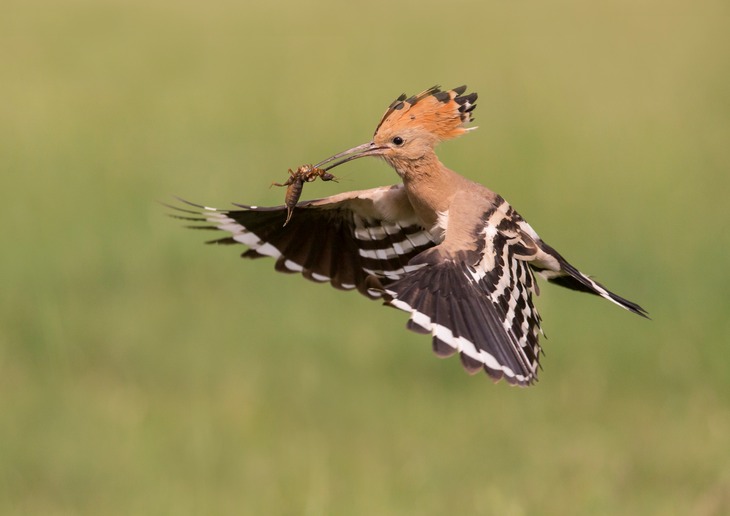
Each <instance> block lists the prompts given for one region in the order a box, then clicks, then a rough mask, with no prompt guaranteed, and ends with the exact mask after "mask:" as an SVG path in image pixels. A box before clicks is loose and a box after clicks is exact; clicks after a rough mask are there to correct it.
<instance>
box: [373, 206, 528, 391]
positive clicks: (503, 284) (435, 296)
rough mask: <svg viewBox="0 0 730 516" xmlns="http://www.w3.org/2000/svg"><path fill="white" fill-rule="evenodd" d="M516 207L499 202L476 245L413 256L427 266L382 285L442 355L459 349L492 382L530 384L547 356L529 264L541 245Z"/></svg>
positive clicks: (487, 216)
mask: <svg viewBox="0 0 730 516" xmlns="http://www.w3.org/2000/svg"><path fill="white" fill-rule="evenodd" d="M500 201H501V200H500ZM505 204H506V203H505ZM512 213H513V210H512V209H511V208H509V205H506V206H505V205H499V204H498V205H497V206H496V207H495V208H494V209H492V210H490V211H488V212H487V213H485V214H484V216H483V218H482V222H483V226H481V228H482V229H481V231H480V232H479V234H478V235H477V237H476V238H477V240H478V241H479V242H480V244H481V245H480V246H479V248H478V249H477V250H476V251H468V252H463V253H460V254H458V255H456V256H450V255H448V254H443V255H442V254H440V253H439V252H438V251H439V249H438V248H435V249H433V250H431V251H426V252H425V253H423V255H422V256H419V257H418V258H416V259H415V260H414V262H417V263H420V262H425V263H426V264H427V265H426V266H425V267H423V268H422V269H419V270H417V271H415V272H413V273H412V274H409V275H408V276H406V277H404V278H402V279H400V280H398V281H396V282H394V283H392V284H390V285H388V286H386V287H385V288H384V290H385V299H386V303H388V304H390V305H392V306H394V307H396V308H399V309H401V310H404V311H406V312H410V314H411V315H410V319H409V322H408V328H409V329H411V330H414V331H417V332H421V333H428V334H431V335H432V342H433V349H434V351H435V352H436V354H437V355H439V356H450V355H452V354H454V353H457V352H458V353H459V355H460V357H461V361H462V364H463V365H464V367H465V369H466V370H467V371H469V372H470V373H475V372H477V371H479V370H482V369H483V370H484V371H485V372H486V373H487V374H488V375H489V376H490V377H492V378H493V379H494V380H499V379H501V378H504V379H505V380H507V381H508V382H509V383H511V384H516V385H530V384H531V383H533V382H534V381H535V380H536V378H537V370H538V368H539V359H540V354H541V348H540V344H539V335H540V333H541V332H542V331H541V328H540V315H539V314H538V312H537V310H536V308H535V306H534V304H533V300H532V298H533V294H537V285H536V283H535V278H534V275H533V272H532V269H531V268H530V266H529V263H528V262H529V261H530V260H532V258H533V256H534V255H535V253H536V252H537V251H536V246H535V245H534V242H533V241H532V240H531V239H530V238H529V237H528V238H527V240H525V239H524V238H523V236H524V235H523V232H522V231H521V230H520V228H519V227H518V226H516V220H515V219H512V218H510V216H511V214H512ZM515 215H516V214H515Z"/></svg>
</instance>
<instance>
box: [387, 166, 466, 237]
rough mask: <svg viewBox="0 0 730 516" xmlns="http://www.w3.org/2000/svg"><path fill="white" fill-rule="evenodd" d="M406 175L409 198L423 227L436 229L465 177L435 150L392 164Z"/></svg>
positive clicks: (401, 174)
mask: <svg viewBox="0 0 730 516" xmlns="http://www.w3.org/2000/svg"><path fill="white" fill-rule="evenodd" d="M391 164H392V165H393V167H394V168H395V169H396V171H397V172H398V175H400V176H401V177H402V178H403V184H404V185H405V187H406V192H407V194H408V198H409V200H410V201H411V204H412V205H413V208H414V210H415V211H416V215H417V216H418V218H419V219H421V222H422V223H423V225H424V227H426V228H428V229H432V228H434V226H436V225H437V224H438V223H439V214H444V213H447V212H448V210H449V206H450V205H451V200H452V199H453V197H454V194H455V193H456V191H457V189H458V187H459V185H460V184H461V181H463V178H462V177H461V176H459V175H458V174H457V173H456V172H454V171H452V170H449V169H448V168H446V167H445V166H444V164H443V163H441V161H439V159H438V157H437V156H436V154H435V153H434V152H430V153H429V154H427V155H425V156H423V157H422V158H419V159H417V160H398V161H395V162H393V163H391Z"/></svg>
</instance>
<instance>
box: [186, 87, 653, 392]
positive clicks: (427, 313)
mask: <svg viewBox="0 0 730 516" xmlns="http://www.w3.org/2000/svg"><path fill="white" fill-rule="evenodd" d="M476 99H477V94H476V93H466V86H461V87H458V88H454V89H452V90H447V91H442V90H441V89H440V88H439V87H438V86H434V87H432V88H429V89H427V90H425V91H423V92H422V93H419V94H418V95H414V96H411V97H407V96H406V95H405V94H404V95H401V96H400V97H398V98H397V99H396V100H395V101H393V102H392V103H391V104H390V106H389V107H388V109H387V111H386V112H385V114H384V115H383V117H382V119H381V120H380V123H379V124H378V125H377V127H376V128H375V133H374V135H373V138H372V140H371V141H369V142H367V143H364V144H362V145H358V146H357V147H353V148H352V149H349V150H346V151H344V152H341V153H339V154H335V155H334V156H332V157H330V158H327V159H326V160H324V161H322V162H320V163H318V164H317V165H314V167H315V168H317V169H320V170H330V169H332V168H334V167H337V166H339V165H342V164H343V163H347V162H349V161H352V160H354V159H358V158H363V157H366V156H375V157H379V158H382V159H383V160H385V161H386V162H387V163H388V164H389V165H390V166H391V167H393V169H395V171H396V173H397V174H398V175H399V176H400V178H401V180H402V182H400V183H398V184H395V185H392V186H385V187H380V188H373V189H369V190H359V191H353V192H345V193H340V194H337V195H333V196H331V197H326V198H323V199H317V200H310V201H303V202H299V203H298V204H296V205H295V206H294V207H293V208H292V209H291V212H289V211H290V210H288V208H287V206H277V207H258V206H247V205H241V204H236V205H235V206H236V209H230V210H219V209H215V208H209V207H207V206H202V205H197V204H193V203H189V202H187V201H184V202H186V204H187V207H186V208H178V209H180V210H182V211H185V212H186V213H185V214H184V215H182V216H180V218H184V219H186V220H191V221H193V222H196V223H204V224H205V225H203V226H201V225H199V224H196V225H194V226H191V227H196V228H203V229H215V230H220V231H222V232H224V233H227V236H223V237H222V238H218V239H215V240H213V241H212V242H211V243H218V244H242V245H244V246H246V247H247V248H248V249H247V250H245V251H244V252H243V254H242V257H243V258H260V257H271V258H274V260H276V264H275V268H276V270H277V271H280V272H287V273H299V274H302V275H303V276H304V277H305V278H307V279H309V280H313V281H316V282H322V283H325V282H328V283H330V284H331V285H332V286H333V287H335V288H338V289H344V290H357V291H359V292H360V293H362V294H364V295H365V296H367V297H369V298H371V299H381V300H382V301H384V303H385V304H386V305H389V306H392V307H395V308H397V309H400V310H403V311H404V312H407V313H408V314H409V320H408V323H407V328H408V329H410V330H413V331H415V332H418V333H424V334H428V335H430V336H431V341H432V346H433V350H434V352H435V353H436V354H437V355H438V356H440V357H448V356H451V355H453V354H455V353H458V354H459V357H460V359H461V363H462V365H463V366H464V368H465V369H466V370H467V371H468V372H469V373H476V372H478V371H481V370H483V371H485V372H486V373H487V375H489V376H490V377H491V378H492V379H493V380H494V381H498V380H500V379H502V378H504V379H505V380H506V381H507V382H508V383H510V384H512V385H520V386H527V385H530V384H532V383H534V381H535V380H536V379H537V373H538V368H539V360H540V355H541V347H540V343H539V337H540V334H541V333H542V330H541V319H540V315H539V314H538V312H537V310H536V309H535V306H534V304H533V294H534V295H537V294H538V293H539V291H538V286H537V283H536V280H535V276H539V277H541V278H543V279H545V280H547V281H549V282H551V283H555V284H558V285H560V286H563V287H567V288H570V289H573V290H578V291H581V292H588V293H591V294H596V295H598V296H601V297H603V298H605V299H607V300H608V301H611V302H612V303H615V304H617V305H619V306H620V307H622V308H625V309H626V310H629V311H630V312H633V313H635V314H638V315H641V316H643V317H646V316H647V312H646V311H645V310H644V309H643V308H641V307H640V306H639V305H637V304H635V303H632V302H631V301H628V300H627V299H624V298H622V297H620V296H618V295H616V294H614V293H613V292H611V291H609V290H608V289H607V288H606V287H604V286H603V285H601V284H600V283H597V282H596V281H594V280H593V279H591V278H590V277H588V276H587V275H585V274H583V273H582V272H580V271H579V270H578V269H576V268H575V267H573V266H572V265H571V264H570V263H568V262H567V261H566V260H565V258H563V257H562V256H561V255H560V254H559V253H558V252H557V251H556V250H555V249H553V248H552V247H550V246H549V245H548V244H546V243H545V242H543V241H542V239H541V238H540V237H539V236H538V235H537V233H536V232H535V231H534V230H533V229H532V227H531V226H530V225H529V224H528V223H527V222H526V221H525V220H524V219H523V218H522V217H521V216H520V215H519V214H518V213H517V212H516V211H515V210H514V208H512V206H510V204H509V203H508V202H507V201H505V200H504V199H503V198H502V197H501V196H499V195H498V194H496V193H494V192H492V191H491V190H489V189H488V188H486V187H484V186H482V185H480V184H478V183H475V182H473V181H470V180H469V179H467V178H465V177H463V176H461V175H459V174H457V173H456V172H454V171H453V170H450V169H449V168H447V167H446V166H445V165H443V164H442V163H441V161H439V159H438V157H437V156H436V153H435V152H434V148H435V147H436V146H437V145H438V144H439V143H441V142H443V141H446V140H451V139H453V138H456V137H457V136H460V135H462V134H465V133H466V132H468V131H470V130H472V129H475V127H467V124H468V123H469V122H471V121H472V112H473V111H474V108H475V107H476V104H475V102H476ZM292 215H293V216H292ZM288 216H291V218H290V220H289V221H288V223H287V224H286V226H284V223H285V221H287V220H288V219H287V217H288Z"/></svg>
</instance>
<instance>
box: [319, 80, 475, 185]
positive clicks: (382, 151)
mask: <svg viewBox="0 0 730 516" xmlns="http://www.w3.org/2000/svg"><path fill="white" fill-rule="evenodd" d="M465 91H466V86H460V87H458V88H454V89H453V90H448V91H441V90H440V89H439V87H438V86H434V87H432V88H429V89H427V90H426V91H424V92H422V93H419V94H418V95H414V96H412V97H408V98H406V95H405V94H403V95H401V96H400V97H398V98H397V99H396V100H395V101H393V102H392V103H391V104H390V106H389V107H388V110H387V111H386V112H385V114H384V115H383V118H382V119H381V120H380V123H379V124H378V126H377V127H376V128H375V134H374V135H373V139H372V141H370V142H368V143H365V144H363V145H358V146H357V147H353V148H352V149H348V150H346V151H344V152H340V153H339V154H335V155H334V156H332V157H330V158H327V159H326V160H324V161H322V162H321V163H318V164H317V166H318V167H321V166H322V165H324V164H326V163H330V162H332V161H335V160H339V161H336V162H335V163H333V164H332V165H329V166H328V167H326V169H330V168H334V167H336V166H338V165H341V164H343V163H347V162H348V161H352V160H354V159H357V158H362V157H365V156H380V157H382V158H384V159H385V160H386V161H387V162H388V163H389V164H390V165H392V166H393V167H394V168H395V169H396V170H397V171H399V172H400V171H401V170H403V169H405V168H409V163H413V162H416V161H418V160H420V159H422V158H424V156H427V155H429V154H431V153H433V148H434V147H435V146H436V145H438V144H439V143H441V142H442V141H445V140H450V139H452V138H456V137H457V136H461V135H462V134H464V133H466V132H467V131H469V130H471V129H475V127H469V128H467V127H465V124H467V123H468V122H471V121H472V111H473V110H474V108H475V107H476V104H475V102H476V99H477V94H476V93H469V94H466V95H465V94H464V92H465Z"/></svg>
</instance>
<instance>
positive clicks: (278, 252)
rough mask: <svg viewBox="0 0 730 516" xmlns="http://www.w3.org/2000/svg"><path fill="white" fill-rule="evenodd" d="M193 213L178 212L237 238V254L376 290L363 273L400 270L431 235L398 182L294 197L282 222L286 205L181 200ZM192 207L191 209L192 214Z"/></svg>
mask: <svg viewBox="0 0 730 516" xmlns="http://www.w3.org/2000/svg"><path fill="white" fill-rule="evenodd" d="M187 204H188V205H190V206H193V207H194V208H196V209H197V210H189V209H187V210H184V211H186V212H188V213H189V214H195V216H183V217H180V218H183V219H186V220H191V221H193V222H204V223H206V224H205V225H198V226H190V227H193V228H198V229H214V230H221V231H224V232H227V233H229V235H228V236H225V237H222V238H218V239H215V240H212V241H210V243H217V244H243V245H245V246H247V247H248V250H247V251H245V252H244V253H243V254H242V257H244V258H260V257H264V256H269V257H272V258H274V259H275V260H276V266H275V267H276V270H278V271H280V272H288V273H301V274H302V275H303V276H304V277H306V278H307V279H310V280H312V281H316V282H329V283H331V284H332V286H334V287H336V288H339V289H344V290H352V289H355V288H357V289H358V290H359V291H360V292H362V293H363V294H365V295H367V296H368V297H371V298H375V297H380V295H381V293H380V292H378V291H374V290H370V289H368V285H367V279H368V277H369V276H375V277H376V278H378V279H379V281H380V283H381V284H388V283H390V282H392V281H395V280H397V279H399V278H401V277H403V276H404V275H405V274H407V273H408V272H410V271H412V270H413V269H414V268H413V267H412V266H410V265H408V262H409V261H410V259H411V258H413V257H414V256H416V255H417V254H419V253H420V252H422V251H423V250H425V249H428V248H430V247H433V246H434V245H436V243H437V242H435V241H434V240H433V237H432V236H431V235H430V233H429V232H428V231H425V230H424V229H423V228H422V227H421V226H420V225H419V224H418V223H417V221H416V217H415V213H414V212H413V208H412V207H411V205H410V202H409V201H408V198H407V196H406V194H405V190H404V189H403V186H402V185H394V186H391V187H382V188H374V189H371V190H362V191H356V192H347V193H344V194H339V195H335V196H332V197H327V198H324V199H318V200H314V201H305V202H301V203H299V204H298V205H297V206H296V207H295V208H294V213H293V216H292V218H291V220H290V221H289V223H288V224H287V225H286V226H285V227H284V226H283V224H284V221H285V220H286V215H287V209H286V207H285V206H278V207H257V206H243V205H237V206H239V207H240V208H241V209H234V210H218V209H215V208H209V207H206V206H200V205H195V204H191V203H187ZM191 212H192V213H191Z"/></svg>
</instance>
